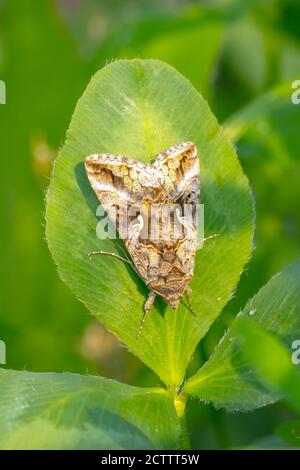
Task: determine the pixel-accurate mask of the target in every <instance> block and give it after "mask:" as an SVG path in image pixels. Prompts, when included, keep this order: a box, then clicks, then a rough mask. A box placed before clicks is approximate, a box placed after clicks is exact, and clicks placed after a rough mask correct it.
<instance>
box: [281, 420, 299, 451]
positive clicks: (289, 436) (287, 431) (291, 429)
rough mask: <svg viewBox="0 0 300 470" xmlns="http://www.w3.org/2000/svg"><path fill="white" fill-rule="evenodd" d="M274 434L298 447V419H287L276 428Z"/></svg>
mask: <svg viewBox="0 0 300 470" xmlns="http://www.w3.org/2000/svg"><path fill="white" fill-rule="evenodd" d="M275 431H276V434H277V435H278V436H279V437H280V438H281V439H283V440H284V441H286V442H288V443H289V444H290V445H292V446H294V447H300V421H299V420H294V421H287V422H286V423H282V424H280V425H279V426H277V428H276V430H275Z"/></svg>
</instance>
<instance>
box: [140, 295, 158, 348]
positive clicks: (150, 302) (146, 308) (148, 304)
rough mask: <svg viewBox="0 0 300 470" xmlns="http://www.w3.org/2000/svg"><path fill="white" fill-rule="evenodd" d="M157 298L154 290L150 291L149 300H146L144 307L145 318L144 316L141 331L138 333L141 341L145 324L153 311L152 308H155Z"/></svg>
mask: <svg viewBox="0 0 300 470" xmlns="http://www.w3.org/2000/svg"><path fill="white" fill-rule="evenodd" d="M155 297H156V293H155V292H154V291H153V290H150V292H149V295H148V299H147V300H146V302H145V305H144V313H143V316H142V320H141V324H140V327H139V331H138V332H137V335H136V339H139V337H140V335H141V333H142V329H143V326H144V323H145V319H146V315H147V313H148V312H149V310H150V309H151V307H152V306H153V304H154V300H155Z"/></svg>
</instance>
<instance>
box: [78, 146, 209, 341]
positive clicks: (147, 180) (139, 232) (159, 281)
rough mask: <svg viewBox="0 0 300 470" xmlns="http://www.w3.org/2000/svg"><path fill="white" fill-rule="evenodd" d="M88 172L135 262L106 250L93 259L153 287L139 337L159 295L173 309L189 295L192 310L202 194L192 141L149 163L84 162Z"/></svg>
mask: <svg viewBox="0 0 300 470" xmlns="http://www.w3.org/2000/svg"><path fill="white" fill-rule="evenodd" d="M85 168H86V173H87V177H88V179H89V182H90V184H91V186H92V188H93V190H94V192H95V193H96V195H97V197H98V199H99V201H100V203H101V205H102V207H103V209H104V210H105V211H106V212H107V214H108V216H109V217H110V219H111V220H112V221H113V222H114V224H115V225H116V227H117V229H118V232H119V235H120V238H122V239H123V241H124V243H125V246H126V249H127V252H128V253H129V255H130V258H131V259H129V258H128V257H126V258H123V257H121V256H120V255H118V254H117V253H111V252H104V251H95V252H92V253H90V255H94V254H109V255H112V256H115V257H117V258H119V259H121V260H123V261H125V262H127V263H129V264H130V265H131V266H132V268H133V269H134V270H135V271H136V272H137V274H138V275H139V276H140V277H141V279H142V280H143V281H144V282H145V284H146V285H147V287H148V288H149V295H148V298H147V300H146V302H145V304H144V314H143V317H142V321H141V325H140V329H139V332H138V336H139V334H140V332H141V330H142V327H143V323H144V320H145V316H146V314H147V312H148V311H149V310H150V309H151V307H152V306H153V303H154V300H155V297H156V296H157V295H159V296H161V297H163V298H164V300H165V301H166V302H167V303H168V304H169V305H170V306H171V307H172V308H173V309H176V308H177V307H178V305H179V303H180V301H181V299H182V297H183V295H186V298H187V302H188V305H189V306H190V302H189V298H190V294H191V289H190V287H189V283H190V281H191V279H192V276H193V273H194V266H195V255H196V245H197V217H196V205H197V203H198V201H199V196H200V178H199V172H200V169H199V158H198V154H197V148H196V145H195V144H193V143H192V142H184V143H180V144H176V145H173V146H172V147H170V148H168V149H167V150H165V151H163V152H161V153H160V154H159V155H157V156H156V157H155V159H154V161H153V163H150V164H143V163H141V162H139V161H135V160H131V159H129V158H126V157H124V156H122V155H112V154H94V155H90V156H89V157H87V158H86V160H85ZM185 207H188V209H189V211H188V214H189V216H188V217H187V216H186V215H185V213H184V208H185ZM166 214H167V216H166ZM146 226H147V230H145V227H146ZM180 228H181V229H182V230H180Z"/></svg>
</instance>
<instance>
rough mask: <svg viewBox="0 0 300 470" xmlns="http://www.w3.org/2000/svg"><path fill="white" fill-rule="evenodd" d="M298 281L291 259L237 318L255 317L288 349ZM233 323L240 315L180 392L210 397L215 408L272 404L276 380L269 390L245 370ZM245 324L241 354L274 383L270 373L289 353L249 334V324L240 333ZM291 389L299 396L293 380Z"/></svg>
mask: <svg viewBox="0 0 300 470" xmlns="http://www.w3.org/2000/svg"><path fill="white" fill-rule="evenodd" d="M299 280H300V262H297V263H295V264H292V265H290V266H288V267H287V268H285V269H284V270H283V271H282V272H281V273H279V274H278V275H276V276H275V277H273V279H271V280H270V281H269V282H268V283H267V285H266V286H264V287H263V288H262V289H261V290H260V291H259V292H258V294H257V295H256V296H255V297H253V298H252V299H251V300H250V301H249V302H248V303H247V305H246V306H245V308H244V310H243V312H242V314H241V315H242V316H243V317H248V316H250V317H251V318H252V317H253V318H255V321H256V322H258V323H259V324H261V325H263V327H264V328H265V329H266V330H268V331H270V332H272V333H273V334H274V335H276V336H278V338H280V339H281V340H282V341H283V342H284V343H285V344H286V345H287V347H289V348H291V346H292V342H293V340H294V339H297V338H299V337H300V315H299V312H300V291H299ZM239 322H240V315H239V316H238V318H237V319H236V320H235V321H234V322H233V325H232V327H231V329H230V331H229V332H227V333H226V335H225V336H224V338H223V339H222V340H221V342H220V344H219V345H218V347H217V348H216V350H215V352H214V354H213V355H212V356H211V357H210V359H209V360H208V361H207V362H206V364H205V365H204V366H203V367H202V368H201V369H200V370H199V371H198V372H197V373H196V374H195V375H194V376H193V377H191V378H190V379H189V380H188V382H187V384H186V386H185V391H186V393H189V394H191V395H193V396H196V397H198V398H200V399H201V400H205V401H212V402H213V403H214V404H215V405H216V406H218V407H225V408H227V409H229V410H239V411H243V410H250V409H255V408H258V407H261V406H265V405H267V404H269V403H272V402H273V401H275V400H276V399H278V398H279V397H280V396H281V394H280V393H279V392H278V390H279V391H280V392H281V391H282V390H281V386H280V384H279V382H278V384H276V383H275V385H278V386H276V387H275V389H276V390H275V392H274V387H271V388H272V390H271V391H269V390H268V389H266V388H262V387H261V386H260V385H259V384H258V383H257V379H256V376H255V375H253V370H252V368H250V369H249V364H248V361H247V360H245V359H244V358H243V357H241V355H240V352H239V348H236V341H235V338H236V328H237V327H236V324H239ZM247 328H249V338H247V339H248V342H247V345H245V347H244V348H243V350H245V354H246V352H248V354H249V355H250V354H251V353H252V354H253V356H251V359H252V362H254V358H256V360H257V361H261V363H260V366H261V368H263V372H264V376H265V378H266V380H267V383H268V384H269V383H270V382H271V385H273V381H275V382H276V374H279V376H278V377H277V380H278V381H280V377H282V375H284V372H282V370H281V369H280V364H282V368H283V369H284V368H287V367H288V365H290V367H292V363H291V353H290V355H289V354H288V353H284V352H281V349H280V348H281V346H278V347H277V346H276V342H272V341H271V340H270V342H266V343H265V342H264V341H263V340H262V338H261V336H260V335H259V330H257V331H256V330H255V332H254V333H253V334H252V336H251V338H250V334H251V325H250V326H249V325H248V326H247V327H246V326H245V327H244V329H243V333H244V334H245V330H247ZM263 361H266V362H263ZM255 365H257V364H256V363H255ZM292 370H294V369H293V368H292ZM272 372H273V373H274V376H273V378H272ZM268 373H269V375H270V377H269V378H268ZM291 374H292V373H291ZM293 374H295V372H293ZM293 390H294V393H296V394H298V395H299V388H298V389H297V384H296V385H295V386H294V387H293Z"/></svg>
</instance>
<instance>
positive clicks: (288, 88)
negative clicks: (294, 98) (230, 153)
mask: <svg viewBox="0 0 300 470" xmlns="http://www.w3.org/2000/svg"><path fill="white" fill-rule="evenodd" d="M293 91H294V90H293V89H292V82H287V83H283V84H280V85H278V86H276V87H275V88H273V89H271V90H270V91H268V92H267V93H264V94H262V95H260V96H259V97H258V98H256V99H255V100H254V101H253V102H251V103H250V104H248V105H247V106H245V107H244V108H242V109H241V110H239V111H237V112H236V113H234V114H233V115H232V116H230V117H229V118H228V119H227V120H226V121H225V122H224V123H223V126H224V129H225V132H226V134H227V136H228V137H229V138H230V139H231V140H233V141H237V140H239V139H240V138H241V137H242V136H243V135H244V134H245V133H246V132H247V131H248V129H249V128H250V127H251V126H253V125H255V124H257V123H261V124H264V123H265V122H266V119H267V118H269V117H271V116H272V114H273V113H276V114H277V119H279V120H280V119H285V120H286V119H287V118H288V119H291V116H290V115H289V116H287V114H288V113H289V114H290V113H293V114H294V115H295V118H297V116H299V113H297V109H296V108H297V107H296V106H291V95H292V92H293ZM285 122H286V121H285ZM292 130H293V128H291V129H290V132H291V131H292Z"/></svg>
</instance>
